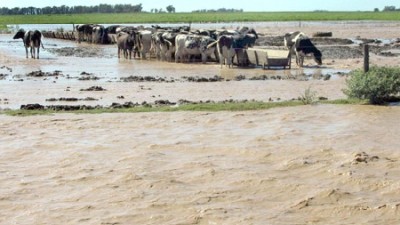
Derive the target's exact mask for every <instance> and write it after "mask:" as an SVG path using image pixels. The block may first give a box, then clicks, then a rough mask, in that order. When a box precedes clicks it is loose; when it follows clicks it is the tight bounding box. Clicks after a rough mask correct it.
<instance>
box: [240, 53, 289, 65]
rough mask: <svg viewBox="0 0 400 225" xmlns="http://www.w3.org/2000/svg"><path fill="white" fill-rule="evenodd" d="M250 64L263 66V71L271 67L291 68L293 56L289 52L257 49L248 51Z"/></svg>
mask: <svg viewBox="0 0 400 225" xmlns="http://www.w3.org/2000/svg"><path fill="white" fill-rule="evenodd" d="M246 51H247V55H248V58H249V61H250V63H252V64H254V65H257V66H262V68H263V69H265V68H267V69H270V68H271V67H283V68H284V69H286V67H288V68H289V69H290V68H291V66H290V64H291V55H290V51H289V50H275V49H258V48H257V49H256V48H249V49H247V50H246Z"/></svg>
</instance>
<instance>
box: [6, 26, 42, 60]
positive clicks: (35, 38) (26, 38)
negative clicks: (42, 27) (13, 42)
mask: <svg viewBox="0 0 400 225" xmlns="http://www.w3.org/2000/svg"><path fill="white" fill-rule="evenodd" d="M19 38H21V39H22V41H23V42H24V46H25V51H26V58H28V48H30V52H31V57H32V59H34V58H37V59H39V51H40V46H42V48H44V47H43V43H42V33H40V31H38V30H34V31H30V30H28V31H26V32H25V30H24V29H20V30H18V32H17V33H16V34H15V35H14V37H13V39H19ZM35 50H36V52H35ZM36 53H37V54H36Z"/></svg>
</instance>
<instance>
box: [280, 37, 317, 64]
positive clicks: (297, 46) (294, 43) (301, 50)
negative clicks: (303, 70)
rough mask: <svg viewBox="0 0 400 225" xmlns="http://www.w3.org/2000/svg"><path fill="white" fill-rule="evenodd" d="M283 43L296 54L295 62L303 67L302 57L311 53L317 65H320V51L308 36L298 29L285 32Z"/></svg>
mask: <svg viewBox="0 0 400 225" xmlns="http://www.w3.org/2000/svg"><path fill="white" fill-rule="evenodd" d="M284 45H285V46H286V47H287V48H288V49H289V50H290V51H291V52H293V51H294V53H295V54H296V64H297V65H298V66H299V67H303V63H304V57H305V56H306V55H312V56H313V58H314V60H315V62H316V63H317V64H318V65H322V53H321V51H320V50H318V49H317V48H316V47H315V46H314V44H313V43H312V42H311V40H310V38H308V37H307V35H305V34H304V33H302V32H300V31H296V32H291V33H286V34H285V36H284Z"/></svg>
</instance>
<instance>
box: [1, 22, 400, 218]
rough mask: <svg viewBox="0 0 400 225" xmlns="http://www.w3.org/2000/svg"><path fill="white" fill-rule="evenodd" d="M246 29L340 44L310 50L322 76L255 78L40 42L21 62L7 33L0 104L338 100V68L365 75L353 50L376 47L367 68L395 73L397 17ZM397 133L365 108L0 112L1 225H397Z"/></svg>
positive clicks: (385, 109) (251, 72)
mask: <svg viewBox="0 0 400 225" xmlns="http://www.w3.org/2000/svg"><path fill="white" fill-rule="evenodd" d="M239 25H242V24H239ZM256 25H257V26H258V27H257V30H260V32H261V33H262V35H261V37H262V39H260V42H259V44H260V45H262V46H263V47H268V46H265V44H266V43H272V41H271V40H275V39H276V40H280V39H279V36H280V35H282V34H284V33H285V32H289V31H293V30H298V29H300V28H301V30H302V31H304V32H306V33H309V34H312V33H313V32H320V31H331V32H333V38H338V39H341V40H339V41H340V44H338V42H336V41H335V42H326V41H325V42H318V43H320V44H318V45H317V46H318V47H319V48H321V50H322V52H323V55H324V58H323V65H322V66H319V67H317V66H315V63H314V61H313V60H311V59H306V62H305V65H306V66H305V68H298V67H297V66H296V65H295V62H293V61H292V68H291V69H290V70H289V69H286V70H283V69H273V70H263V69H261V68H259V67H250V68H239V67H236V66H234V67H233V68H225V67H223V68H221V67H220V65H219V64H217V63H215V62H207V64H205V65H204V64H201V63H178V64H177V63H171V62H160V61H157V60H155V59H150V60H139V59H135V60H125V59H118V58H117V51H116V46H114V45H90V44H85V43H82V44H77V43H75V42H72V41H63V40H56V39H47V38H46V39H44V40H43V42H44V46H45V49H41V53H40V59H38V60H34V59H26V58H25V50H24V48H23V46H22V42H21V40H18V41H16V40H12V34H2V35H0V110H5V109H19V108H20V107H21V105H26V104H33V103H37V104H40V105H101V106H109V105H111V104H114V103H120V104H123V103H126V102H134V103H135V102H139V103H140V102H143V101H146V102H155V101H157V100H168V101H170V102H178V101H179V100H181V99H185V100H188V101H196V102H197V101H207V100H212V101H224V100H229V99H233V100H253V99H254V100H258V101H265V102H266V101H284V100H291V99H297V98H298V97H299V96H301V95H303V94H304V92H305V90H307V89H311V90H312V91H314V92H315V93H316V96H317V97H324V98H327V99H343V98H346V96H345V95H344V94H343V91H342V89H344V88H346V78H347V76H348V73H349V72H350V71H351V70H354V69H359V68H362V61H363V59H362V56H361V55H360V47H359V43H360V42H363V41H369V42H371V43H372V45H371V46H372V47H371V49H372V50H371V55H370V56H371V57H370V60H371V64H372V65H378V66H397V65H399V64H400V60H399V56H397V54H396V51H397V50H398V44H397V42H396V40H397V38H400V29H399V28H400V24H399V23H395V22H387V23H383V22H382V23H381V22H370V23H369V22H359V23H357V22H356V21H350V22H347V23H323V22H318V23H303V24H301V26H300V25H299V24H298V23H293V24H280V23H272V24H256ZM299 27H300V28H299ZM343 39H351V40H357V41H356V42H355V43H353V42H352V43H350V44H343V43H342V40H343ZM378 39H379V40H380V39H382V40H385V43H381V42H380V41H374V40H378ZM329 41H331V40H329ZM277 45H279V43H277ZM275 47H279V46H275ZM382 52H386V53H384V54H382ZM387 52H390V54H389V53H387ZM399 125H400V107H398V106H369V105H321V104H316V105H305V106H300V107H285V108H275V109H271V110H257V111H239V112H173V113H170V112H168V113H167V112H154V113H104V114H94V115H92V114H73V113H61V112H58V113H55V114H51V115H42V116H27V117H13V116H7V115H5V114H0V186H1V188H0V207H1V211H0V224H85V225H86V224H88V225H89V224H157V225H158V224H171V225H172V224H174V225H177V224H201V225H206V224H243V225H247V224H260V225H261V224H321V225H322V224H324V225H325V224H333V225H339V224H371V225H372V224H393V225H395V224H399V223H400V219H399V218H400V171H399V168H400V152H399V147H400V141H399V138H398V135H399V134H400V126H399Z"/></svg>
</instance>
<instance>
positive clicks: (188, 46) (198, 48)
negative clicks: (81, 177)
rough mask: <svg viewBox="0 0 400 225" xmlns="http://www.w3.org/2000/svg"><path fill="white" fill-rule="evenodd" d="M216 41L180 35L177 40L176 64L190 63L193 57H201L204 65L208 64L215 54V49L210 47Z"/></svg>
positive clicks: (200, 36) (194, 35)
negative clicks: (208, 60)
mask: <svg viewBox="0 0 400 225" xmlns="http://www.w3.org/2000/svg"><path fill="white" fill-rule="evenodd" d="M213 42H215V39H213V38H211V37H208V36H202V35H196V34H178V35H177V36H176V39H175V62H179V61H181V62H185V61H187V62H189V61H190V57H191V56H199V55H200V56H201V61H202V63H206V62H207V58H208V57H209V56H211V55H212V54H214V50H215V47H212V46H211V47H210V46H209V45H210V44H211V43H213Z"/></svg>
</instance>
